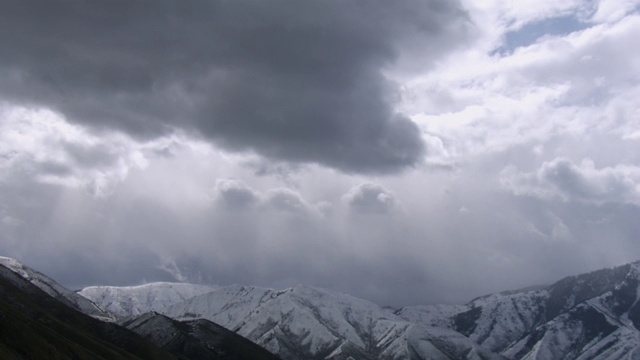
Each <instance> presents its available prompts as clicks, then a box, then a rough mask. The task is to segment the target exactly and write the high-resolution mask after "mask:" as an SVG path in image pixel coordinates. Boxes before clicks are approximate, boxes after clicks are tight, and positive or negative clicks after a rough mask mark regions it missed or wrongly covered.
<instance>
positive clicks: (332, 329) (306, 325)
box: [80, 286, 503, 360]
mask: <svg viewBox="0 0 640 360" xmlns="http://www.w3.org/2000/svg"><path fill="white" fill-rule="evenodd" d="M93 289H94V290H92V291H84V290H83V291H81V292H80V293H81V294H82V295H84V296H89V297H90V298H91V299H93V300H94V301H96V302H98V303H99V304H102V305H103V306H104V307H105V308H107V309H119V311H120V313H121V314H132V313H135V312H136V311H139V310H135V309H133V307H136V309H140V308H147V309H148V308H150V307H155V308H156V309H157V310H156V311H158V312H161V313H163V314H165V315H167V316H169V317H171V318H174V319H177V320H182V321H190V320H195V319H207V320H210V321H212V322H214V323H217V324H220V325H222V326H224V327H225V328H227V329H230V330H232V331H234V332H236V333H238V334H240V335H242V336H245V337H246V338H248V339H250V340H252V341H254V342H256V343H257V344H259V345H261V346H263V347H264V348H266V349H267V350H269V351H271V352H273V353H274V354H277V355H279V356H280V357H281V358H283V359H335V360H339V359H348V358H349V357H351V358H352V359H474V360H475V359H478V360H479V359H503V358H502V357H501V356H499V355H496V354H493V353H491V352H489V351H487V350H485V349H483V348H482V347H480V346H478V345H477V344H475V343H474V342H473V341H471V340H470V339H468V338H467V337H465V336H463V335H462V334H460V333H458V332H456V331H455V330H452V329H448V328H436V327H431V326H423V325H421V324H412V323H411V322H409V321H406V320H405V319H402V318H401V317H399V316H397V315H395V314H393V313H391V312H390V311H388V310H387V309H384V308H382V307H380V306H378V305H376V304H373V303H371V302H368V301H365V300H361V299H357V298H355V297H352V296H349V295H345V294H339V293H334V292H331V291H327V290H323V289H317V288H312V287H308V286H296V287H294V288H291V289H286V290H282V291H276V290H272V289H264V288H259V287H250V286H231V287H225V288H221V289H217V290H214V291H209V292H206V293H203V294H201V295H198V296H195V297H192V298H189V299H186V300H184V301H179V302H178V301H176V302H174V304H173V305H171V306H168V307H166V308H164V309H162V308H161V306H158V304H155V305H154V301H153V299H151V298H150V297H148V296H146V294H143V296H142V297H139V298H136V296H138V295H140V294H141V292H140V291H134V290H135V289H134V288H121V289H119V290H118V293H119V294H120V297H119V298H126V299H131V300H132V301H129V302H126V303H125V302H121V301H120V302H118V303H117V304H116V305H117V306H111V304H109V303H108V300H109V299H114V298H116V297H113V296H103V295H104V292H103V293H102V295H100V296H98V297H96V296H95V295H96V294H97V292H96V291H95V288H93ZM111 290H114V289H111ZM113 292H114V291H112V292H111V293H113ZM127 292H128V295H126V296H125V295H123V294H124V293H127ZM164 292H166V287H164V288H163V289H162V290H161V289H157V290H156V294H160V293H164ZM157 297H159V298H161V299H163V301H164V300H166V299H167V297H166V296H160V295H158V296H157ZM174 300H175V298H174ZM165 304H166V302H165ZM123 305H127V306H129V307H123Z"/></svg>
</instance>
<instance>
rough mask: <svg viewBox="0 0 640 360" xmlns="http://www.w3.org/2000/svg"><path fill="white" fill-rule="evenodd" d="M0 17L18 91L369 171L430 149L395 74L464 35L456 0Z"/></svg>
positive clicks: (123, 124)
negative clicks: (401, 98) (406, 112)
mask: <svg viewBox="0 0 640 360" xmlns="http://www.w3.org/2000/svg"><path fill="white" fill-rule="evenodd" d="M0 24H2V25H0V79H2V81H1V84H2V85H0V95H1V96H2V97H4V98H5V99H7V100H9V101H11V102H18V103H23V104H30V105H36V106H45V107H50V108H53V109H55V110H57V111H60V112H62V113H63V114H64V115H65V116H67V117H68V118H69V119H70V120H72V121H75V122H81V123H85V124H90V125H92V126H95V127H98V128H116V129H119V130H124V131H126V132H128V133H131V134H134V135H136V136H142V137H153V136H157V135H159V134H164V133H167V132H170V131H173V130H174V129H176V128H179V129H185V130H187V131H195V132H196V133H198V134H200V135H203V136H204V137H206V138H208V139H211V140H213V141H215V142H216V143H217V144H218V145H221V146H223V147H225V148H227V149H233V150H252V151H256V152H258V153H260V154H262V155H265V156H267V157H271V158H275V159H280V160H286V161H292V162H315V163H319V164H323V165H326V166H330V167H334V168H338V169H341V170H344V171H347V172H369V173H371V172H375V173H381V172H393V171H397V170H400V169H402V168H405V167H408V166H412V165H414V164H416V163H417V162H419V161H420V160H421V158H422V154H423V152H424V145H423V143H422V141H421V138H420V132H419V130H418V128H417V126H416V125H415V124H414V123H413V122H412V121H410V120H409V119H408V118H406V117H404V116H402V115H400V114H398V113H396V112H395V110H394V103H395V101H396V99H395V97H396V96H397V95H395V91H396V89H395V87H394V85H393V83H392V82H391V81H389V80H388V79H387V78H386V77H385V76H384V75H383V72H384V71H388V70H391V69H393V67H394V66H399V65H403V64H404V66H405V67H410V66H414V67H415V64H417V63H420V66H421V67H423V68H424V67H427V66H429V64H430V63H432V62H433V61H434V60H435V59H437V58H438V57H439V56H441V55H442V54H443V53H445V52H446V50H447V49H448V48H451V47H452V45H451V44H453V43H457V42H458V41H454V40H459V39H460V38H461V37H464V36H465V33H466V25H465V24H466V20H465V16H464V13H463V12H462V11H461V10H460V9H459V7H458V5H457V3H454V2H450V1H441V0H430V1H416V0H403V1H399V2H398V1H396V2H393V3H388V2H385V1H370V2H358V1H335V0H332V1H312V2H299V1H288V0H281V1H276V2H263V1H252V0H243V1H223V0H211V1H177V0H173V1H169V0H166V1H154V2H145V1H109V2H105V3H101V4H94V3H87V2H82V1H65V2H57V3H52V2H48V1H31V2H24V1H5V2H3V3H2V4H1V5H0ZM415 49H420V51H417V50H415ZM412 56H413V58H415V59H419V62H418V61H415V60H412Z"/></svg>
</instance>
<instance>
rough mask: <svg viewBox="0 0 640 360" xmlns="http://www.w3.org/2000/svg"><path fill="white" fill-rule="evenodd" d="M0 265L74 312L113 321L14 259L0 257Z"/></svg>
mask: <svg viewBox="0 0 640 360" xmlns="http://www.w3.org/2000/svg"><path fill="white" fill-rule="evenodd" d="M0 265H3V266H4V267H6V268H8V269H9V270H11V271H13V272H15V273H17V274H18V275H20V276H21V277H23V278H24V279H26V280H28V281H29V282H31V283H32V284H33V285H35V286H37V287H38V288H40V289H41V290H42V291H44V292H46V293H47V294H49V295H50V296H52V297H53V298H55V299H57V300H58V301H61V302H63V303H64V304H66V305H68V306H71V307H73V308H75V309H76V310H79V311H81V312H83V313H85V314H87V315H90V316H92V317H94V318H96V319H99V320H103V321H114V320H115V318H114V316H113V315H111V314H110V313H108V312H106V311H104V310H103V309H101V308H100V307H99V306H97V305H96V304H95V303H93V302H92V301H91V300H89V299H86V298H85V297H82V296H80V295H78V294H76V293H75V292H73V291H71V290H69V289H67V288H65V287H64V286H62V285H60V284H58V283H57V282H56V281H55V280H53V279H52V278H50V277H48V276H46V275H44V274H42V273H40V272H39V271H36V270H34V269H32V268H30V267H28V266H26V265H24V264H22V263H20V262H19V261H17V260H15V259H12V258H8V257H3V256H0Z"/></svg>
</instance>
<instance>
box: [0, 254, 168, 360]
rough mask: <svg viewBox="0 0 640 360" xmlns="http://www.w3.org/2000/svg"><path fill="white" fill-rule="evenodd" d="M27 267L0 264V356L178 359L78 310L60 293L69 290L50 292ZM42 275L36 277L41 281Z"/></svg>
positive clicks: (16, 357)
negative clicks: (18, 267)
mask: <svg viewBox="0 0 640 360" xmlns="http://www.w3.org/2000/svg"><path fill="white" fill-rule="evenodd" d="M3 263H7V260H3ZM13 265H15V264H13ZM13 267H15V266H13ZM22 270H24V271H26V272H27V273H28V275H29V276H31V275H33V273H31V272H30V270H29V269H28V268H27V269H26V270H25V269H22ZM24 271H22V272H21V273H17V272H14V271H13V270H12V269H10V268H8V267H6V266H4V265H0V358H2V359H132V360H133V359H138V360H139V359H149V360H155V359H158V360H159V359H162V360H165V359H167V360H170V359H177V358H176V357H175V356H174V355H172V354H170V353H169V352H167V351H165V350H163V349H160V348H159V347H156V346H155V345H153V344H151V343H150V342H148V341H146V340H145V339H144V338H142V337H141V336H139V335H137V334H135V333H134V332H132V331H130V330H127V329H125V328H123V327H121V326H118V325H116V324H113V323H109V322H103V321H100V320H97V319H94V318H93V317H91V316H88V315H86V314H84V313H82V312H80V311H78V310H77V309H76V308H75V306H73V304H71V303H70V302H69V301H66V300H65V299H63V298H60V297H59V296H58V295H59V294H60V293H66V291H62V290H61V289H57V288H56V289H55V290H56V292H55V293H54V295H55V297H54V296H52V295H50V294H48V293H47V292H45V291H44V290H42V289H41V288H40V287H38V286H36V285H34V283H32V282H30V281H29V280H27V279H26V278H25V277H23V276H24V274H25V272H24ZM42 279H43V278H40V277H36V278H34V277H31V280H32V281H35V282H36V283H39V280H42ZM39 284H40V285H41V286H44V284H42V283H39ZM44 287H45V288H47V289H49V290H51V289H52V288H54V287H47V286H44ZM65 290H66V289H65ZM67 291H68V290H67Z"/></svg>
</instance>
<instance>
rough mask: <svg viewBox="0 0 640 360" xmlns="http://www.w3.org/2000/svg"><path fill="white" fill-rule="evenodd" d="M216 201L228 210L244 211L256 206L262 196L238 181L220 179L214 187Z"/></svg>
mask: <svg viewBox="0 0 640 360" xmlns="http://www.w3.org/2000/svg"><path fill="white" fill-rule="evenodd" d="M214 193H215V194H214V197H215V200H216V201H218V202H220V203H222V205H223V206H224V207H225V208H226V209H230V210H244V209H247V208H250V207H252V206H254V205H255V204H256V203H258V201H259V200H260V195H259V194H258V193H257V192H255V191H254V190H253V189H251V188H250V187H248V186H247V185H246V184H245V183H244V182H243V181H241V180H237V179H218V180H216V184H215V187H214Z"/></svg>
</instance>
